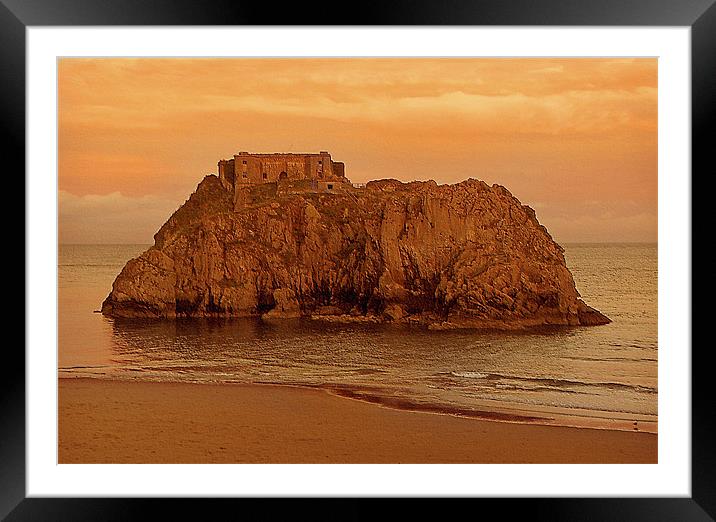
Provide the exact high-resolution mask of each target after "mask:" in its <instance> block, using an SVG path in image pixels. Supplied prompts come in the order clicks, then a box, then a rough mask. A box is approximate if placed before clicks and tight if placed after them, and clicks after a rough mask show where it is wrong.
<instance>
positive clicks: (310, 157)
mask: <svg viewBox="0 0 716 522" xmlns="http://www.w3.org/2000/svg"><path fill="white" fill-rule="evenodd" d="M217 168H218V174H219V180H220V181H221V183H222V185H224V187H226V189H227V190H231V191H233V192H234V208H239V207H241V206H242V204H243V202H244V201H245V196H244V194H243V189H245V188H248V187H250V186H252V185H260V184H263V183H277V182H298V181H310V182H312V183H309V184H308V186H313V187H315V190H318V191H329V192H330V191H333V190H340V188H341V187H342V186H343V185H342V184H347V186H350V181H349V180H348V179H346V177H345V164H344V163H342V162H334V161H333V160H332V159H331V155H330V154H329V153H328V152H327V151H321V152H319V153H318V154H295V153H275V154H252V153H249V152H239V153H238V154H234V157H233V158H232V159H229V160H220V161H219V163H218V165H217Z"/></svg>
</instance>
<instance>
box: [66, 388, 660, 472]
mask: <svg viewBox="0 0 716 522" xmlns="http://www.w3.org/2000/svg"><path fill="white" fill-rule="evenodd" d="M58 408H59V419H58V424H59V433H58V438H59V463H60V464H65V463H154V464H160V463H388V464H397V463H656V462H657V436H656V435H654V434H650V433H641V432H622V431H607V430H596V429H584V428H565V427H557V426H539V425H529V424H514V423H506V422H494V421H485V420H478V419H469V418H459V417H454V416H450V415H440V414H434V413H426V412H413V411H405V410H397V409H391V408H385V407H381V406H378V405H375V404H369V403H366V402H362V401H357V400H352V399H347V398H342V397H337V396H335V395H332V394H329V393H327V392H325V391H322V390H312V389H303V388H291V387H283V386H254V385H227V384H220V385H219V384H217V385H212V384H184V383H153V382H126V381H109V380H99V379H59V397H58Z"/></svg>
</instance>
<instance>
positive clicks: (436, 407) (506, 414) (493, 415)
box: [58, 374, 658, 435]
mask: <svg viewBox="0 0 716 522" xmlns="http://www.w3.org/2000/svg"><path fill="white" fill-rule="evenodd" d="M72 379H79V380H83V379H87V380H99V381H111V382H128V383H157V384H163V383H167V384H171V383H177V384H191V385H197V386H203V385H206V386H259V387H269V388H270V387H279V388H292V389H297V390H315V391H319V392H323V393H327V394H329V395H332V396H334V397H337V398H340V399H349V400H354V401H358V402H362V403H365V404H371V405H373V406H377V407H380V408H386V409H389V410H397V411H406V412H414V413H430V414H433V415H446V416H451V417H457V418H463V419H475V420H482V421H486V422H503V423H513V424H526V425H535V426H557V427H562V428H576V429H593V430H603V431H619V432H639V433H651V434H653V435H657V434H658V429H657V428H658V419H656V418H654V419H651V418H649V417H650V416H649V415H646V414H626V413H622V412H613V413H619V414H621V415H623V417H622V418H617V417H605V416H600V415H598V414H592V412H590V411H589V410H579V411H584V412H588V413H583V414H576V413H565V412H564V411H562V410H563V409H561V408H558V407H548V406H543V407H542V409H539V408H535V409H531V410H530V409H526V408H519V407H514V406H512V407H510V406H504V405H490V404H486V403H485V402H480V403H477V406H478V408H479V409H468V408H462V407H460V406H448V405H442V404H435V403H421V402H417V401H411V400H410V399H407V398H397V397H393V398H391V397H387V396H381V395H379V394H377V393H374V392H372V391H371V389H370V388H366V387H362V386H353V385H341V384H326V385H312V384H297V383H277V382H237V381H211V382H199V381H165V380H139V379H130V378H121V377H118V376H108V375H106V374H102V376H89V375H83V376H72V377H70V376H65V377H62V376H58V380H72ZM595 413H596V412H595ZM574 419H580V420H581V421H582V422H581V423H575V422H573V420H574ZM570 420H572V422H569V421H570ZM635 421H638V423H639V424H638V426H640V429H635V428H634V427H635V426H637V424H636V422H635ZM644 428H646V429H644Z"/></svg>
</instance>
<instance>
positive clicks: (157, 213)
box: [58, 190, 178, 244]
mask: <svg viewBox="0 0 716 522" xmlns="http://www.w3.org/2000/svg"><path fill="white" fill-rule="evenodd" d="M177 207H178V204H177V202H176V201H170V200H167V199H162V198H158V197H155V196H142V197H136V198H132V197H127V196H124V195H122V194H121V193H119V192H113V193H111V194H106V195H85V196H76V195H74V194H71V193H69V192H66V191H63V190H60V191H59V194H58V214H59V215H58V222H59V240H60V243H65V244H68V243H69V244H72V243H110V244H111V243H118V244H119V243H137V244H147V243H152V242H153V241H154V240H153V236H154V234H155V233H156V232H157V230H159V227H161V225H162V224H163V223H164V222H165V221H166V220H167V219H168V218H169V216H171V214H172V213H173V212H174V211H175V210H176V209H177Z"/></svg>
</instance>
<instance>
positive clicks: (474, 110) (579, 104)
mask: <svg viewBox="0 0 716 522" xmlns="http://www.w3.org/2000/svg"><path fill="white" fill-rule="evenodd" d="M58 89H59V91H58V92H59V189H60V194H59V233H60V242H63V243H93V242H102V243H113V242H116V243H125V242H132V243H151V242H152V235H153V234H154V233H155V232H156V230H157V229H158V228H159V227H160V226H161V225H162V223H164V221H165V220H166V219H167V218H168V217H169V215H170V214H171V213H172V212H173V211H174V210H175V209H176V208H177V207H178V206H179V205H180V204H181V203H183V202H184V201H185V200H186V199H187V198H188V196H189V194H191V192H192V191H193V190H194V188H195V187H196V184H197V183H198V182H199V181H200V180H201V179H202V177H203V176H204V175H205V174H208V173H212V172H216V162H217V161H218V160H219V159H220V158H229V157H231V156H232V155H233V154H234V153H235V152H238V151H239V150H246V151H250V152H318V151H319V150H328V151H329V152H331V154H332V155H333V158H334V159H335V160H336V161H344V162H345V164H346V175H347V176H348V177H349V178H350V179H351V180H352V181H353V182H365V181H368V180H370V179H377V178H385V177H392V178H397V179H401V180H404V181H409V180H414V179H422V180H424V179H435V180H436V181H437V182H438V183H454V182H457V181H461V180H463V179H466V178H468V177H474V178H479V179H483V180H485V181H487V182H488V183H499V184H501V185H504V186H506V187H507V188H508V189H509V190H510V191H511V192H512V193H513V194H514V195H515V196H517V197H518V198H519V199H520V200H521V201H522V202H523V203H525V204H528V205H530V206H532V207H533V208H535V210H536V211H537V217H538V218H539V220H540V222H541V223H543V224H544V225H545V226H547V228H548V229H549V231H550V232H551V233H552V235H553V237H554V238H555V239H556V240H557V241H561V242H579V241H656V238H657V61H656V59H573V58H571V59H493V58H481V59H444V58H439V59H422V58H421V59H413V58H407V59H354V58H349V59H152V58H149V59H116V58H112V59H74V58H72V59H63V60H61V61H60V63H59V79H58Z"/></svg>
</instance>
